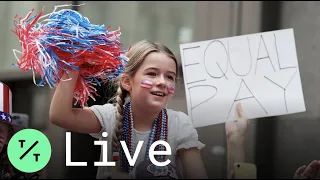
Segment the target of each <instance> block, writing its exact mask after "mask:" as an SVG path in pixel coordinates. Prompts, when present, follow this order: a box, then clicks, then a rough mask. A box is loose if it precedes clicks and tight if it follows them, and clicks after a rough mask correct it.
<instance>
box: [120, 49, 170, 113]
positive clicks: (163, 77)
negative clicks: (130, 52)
mask: <svg viewBox="0 0 320 180" xmlns="http://www.w3.org/2000/svg"><path fill="white" fill-rule="evenodd" d="M175 81H176V63H175V61H174V60H173V59H172V58H170V57H168V56H167V55H166V54H164V53H159V52H153V53H150V54H149V55H148V56H147V57H146V58H145V60H144V62H143V63H142V64H141V66H140V68H139V69H138V71H137V72H136V74H135V76H134V77H133V78H131V79H130V83H127V84H130V85H128V86H127V87H128V88H129V92H130V97H131V101H132V102H133V104H136V105H138V104H139V106H140V107H141V106H144V107H145V108H147V109H154V110H159V109H161V108H163V107H165V106H166V105H167V102H168V100H170V99H171V98H172V96H173V94H174V89H175ZM124 88H125V87H124ZM125 89H127V88H125Z"/></svg>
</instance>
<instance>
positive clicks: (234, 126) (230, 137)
mask: <svg viewBox="0 0 320 180" xmlns="http://www.w3.org/2000/svg"><path fill="white" fill-rule="evenodd" d="M237 114H238V117H239V118H238V120H236V121H228V122H226V126H225V127H226V137H227V172H228V174H227V177H228V178H229V179H230V178H231V179H233V178H234V169H233V165H234V163H236V162H245V161H246V157H245V139H246V135H247V130H248V124H249V120H248V119H246V118H245V115H244V112H243V109H242V107H241V104H237Z"/></svg>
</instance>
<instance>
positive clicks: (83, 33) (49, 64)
mask: <svg viewBox="0 0 320 180" xmlns="http://www.w3.org/2000/svg"><path fill="white" fill-rule="evenodd" d="M58 7H63V6H57V7H55V9H54V11H53V12H52V13H50V14H47V15H43V11H44V9H42V10H41V12H40V13H39V14H37V15H35V16H31V14H32V13H33V11H34V10H32V11H31V12H29V13H28V15H27V16H26V17H25V18H21V17H19V18H18V17H17V16H16V17H15V19H14V25H15V30H12V32H13V33H14V34H16V35H17V36H18V38H19V42H20V45H21V51H17V50H15V49H14V50H13V52H14V55H15V57H16V59H17V60H18V63H17V64H16V65H17V66H18V67H19V68H20V69H21V70H23V71H29V70H32V71H33V73H34V75H35V74H38V75H40V77H41V81H40V82H39V83H36V82H35V78H34V83H35V84H36V85H37V86H44V85H45V84H48V85H49V86H50V88H56V87H57V85H58V83H59V82H60V81H63V79H61V77H62V75H63V74H64V73H68V72H70V71H74V70H76V71H79V78H78V81H77V84H76V88H75V91H74V99H75V104H77V103H79V104H80V106H82V107H84V106H87V101H88V100H89V97H91V98H92V99H93V100H95V98H94V96H99V95H98V94H97V92H96V89H95V87H94V86H96V85H98V86H101V85H102V84H103V83H106V82H107V81H109V80H112V79H114V78H116V77H118V76H119V75H120V74H121V72H122V71H123V70H124V65H125V64H126V63H127V62H128V59H127V58H126V57H125V53H126V52H127V51H126V50H123V49H122V48H121V46H122V44H121V43H120V35H121V32H120V28H119V29H117V30H115V31H110V30H109V29H110V27H105V26H104V25H94V24H91V23H90V21H89V19H88V18H86V17H84V16H82V15H81V14H80V13H78V12H77V11H74V10H71V9H62V10H59V11H56V9H57V8H58ZM17 52H18V53H20V57H18V56H17Z"/></svg>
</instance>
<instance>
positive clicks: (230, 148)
mask: <svg viewBox="0 0 320 180" xmlns="http://www.w3.org/2000/svg"><path fill="white" fill-rule="evenodd" d="M245 160H246V158H245V140H244V138H239V140H238V141H233V140H231V139H229V138H227V163H228V178H229V179H234V168H233V165H234V163H236V162H245Z"/></svg>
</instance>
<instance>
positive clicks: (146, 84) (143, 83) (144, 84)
mask: <svg viewBox="0 0 320 180" xmlns="http://www.w3.org/2000/svg"><path fill="white" fill-rule="evenodd" d="M152 85H153V83H152V81H150V80H147V79H143V80H141V86H142V87H145V88H152Z"/></svg>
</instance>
